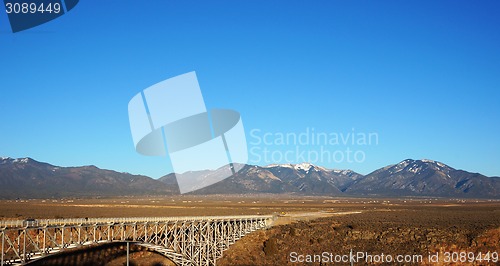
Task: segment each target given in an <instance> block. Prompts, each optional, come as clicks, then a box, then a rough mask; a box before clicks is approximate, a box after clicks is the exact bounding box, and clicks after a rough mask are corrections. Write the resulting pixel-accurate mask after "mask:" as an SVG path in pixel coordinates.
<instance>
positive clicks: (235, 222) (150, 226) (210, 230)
mask: <svg viewBox="0 0 500 266" xmlns="http://www.w3.org/2000/svg"><path fill="white" fill-rule="evenodd" d="M274 220H275V217H274V216H270V215H269V216H263V215H259V216H201V217H143V218H92V219H89V218H82V219H47V220H16V221H0V241H1V243H0V245H1V255H0V256H1V258H0V259H1V260H0V265H1V266H4V265H22V264H25V263H28V262H30V261H34V260H37V259H41V258H43V257H45V256H48V255H50V254H54V253H58V252H62V251H65V250H69V249H73V248H78V247H83V246H87V245H93V244H100V243H110V242H134V243H136V244H138V245H141V246H145V247H147V248H148V249H150V250H154V251H156V252H158V253H160V254H162V255H164V256H166V257H167V258H169V259H170V260H172V261H173V262H174V263H176V264H177V265H215V264H216V261H217V259H218V258H220V257H222V252H223V251H225V250H227V249H228V247H229V246H230V245H231V244H233V243H235V242H236V241H237V240H238V239H240V238H241V237H243V236H245V235H246V234H249V233H251V232H253V231H256V230H259V229H265V228H268V227H269V226H270V225H271V224H272V222H273V221H274Z"/></svg>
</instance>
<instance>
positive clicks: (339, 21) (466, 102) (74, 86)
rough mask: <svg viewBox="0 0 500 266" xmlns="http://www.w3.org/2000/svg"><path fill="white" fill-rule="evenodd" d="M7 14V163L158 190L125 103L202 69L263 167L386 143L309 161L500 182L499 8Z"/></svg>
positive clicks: (191, 8) (397, 4) (204, 5)
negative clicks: (417, 166) (96, 170)
mask: <svg viewBox="0 0 500 266" xmlns="http://www.w3.org/2000/svg"><path fill="white" fill-rule="evenodd" d="M0 11H1V12H0V49H1V51H2V53H1V55H2V56H1V58H0V91H1V94H0V117H1V122H0V156H10V157H32V158H34V159H36V160H39V161H45V162H49V163H51V164H55V165H61V166H79V165H96V166H98V167H100V168H106V169H113V170H117V171H123V172H131V173H134V174H145V175H149V176H151V177H154V178H157V177H160V176H162V175H164V174H166V173H168V172H170V171H171V169H172V168H171V165H170V161H169V159H168V158H161V157H146V156H142V155H140V154H138V153H136V152H135V150H134V147H133V143H132V138H131V134H130V129H129V122H128V114H127V105H128V102H129V100H130V99H131V98H132V97H133V96H134V95H135V94H137V93H139V92H140V91H141V90H143V89H145V88H147V87H148V86H150V85H153V84H155V83H157V82H159V81H162V80H164V79H167V78H170V77H173V76H176V75H180V74H183V73H187V72H190V71H196V72H197V76H198V80H199V83H200V87H201V90H202V93H203V96H204V98H205V103H206V105H207V108H230V109H234V110H237V111H239V112H240V113H241V116H242V119H243V123H244V127H245V131H246V133H247V139H248V142H249V152H250V150H251V151H252V153H251V154H250V155H249V156H250V160H251V163H253V164H268V163H269V162H268V161H265V160H264V159H263V158H260V160H259V158H258V157H259V156H261V157H263V155H264V152H263V150H264V148H266V149H268V150H269V151H271V152H274V153H275V155H276V156H278V155H280V153H281V155H283V154H284V153H285V152H286V151H293V150H294V149H295V148H296V147H295V146H296V145H294V144H293V143H288V145H282V144H280V143H279V142H277V138H276V136H277V135H276V133H278V135H279V133H283V134H289V135H293V134H295V135H296V136H298V135H299V134H301V133H304V132H307V131H309V132H311V131H314V132H316V133H325V134H329V135H331V134H337V136H338V135H339V134H344V135H346V134H348V133H352V132H354V133H355V134H368V133H376V134H377V136H378V141H377V142H376V143H371V145H358V144H355V145H352V143H350V144H347V145H344V144H338V145H333V144H331V143H327V144H325V145H316V144H312V143H309V145H299V146H300V147H299V148H300V149H301V151H316V152H321V149H324V150H328V151H341V152H342V151H345V149H347V148H349V149H351V150H353V151H360V152H362V154H363V155H364V158H363V160H360V162H348V161H347V159H345V158H344V160H340V161H338V160H339V159H338V157H337V161H336V162H332V161H329V160H315V161H314V163H316V164H319V165H322V166H325V167H329V168H341V169H344V168H350V169H353V170H355V171H358V172H360V173H363V174H366V173H368V172H371V171H372V170H375V169H377V168H379V167H383V166H386V165H388V164H392V163H397V162H399V161H401V160H403V159H406V158H414V159H421V158H428V159H433V160H438V161H441V162H443V163H446V164H449V165H450V166H452V167H455V168H460V169H465V170H468V171H472V172H481V173H483V174H486V175H489V176H493V175H495V176H500V163H499V162H500V138H499V136H500V123H499V121H500V119H499V118H500V104H499V99H500V30H499V26H500V16H499V15H498V14H500V2H499V1H455V0H454V1H434V0H433V1H304V0H301V1H289V0H287V1H269V0H266V1H166V0H161V1H160V0H156V1H154V0H150V1H127V0H120V1H118V0H116V1H80V3H79V4H78V5H77V6H76V7H75V8H74V9H73V10H71V11H70V12H69V13H67V14H66V15H64V16H62V17H60V18H58V19H56V20H53V21H51V22H49V23H46V24H43V25H41V26H38V27H36V28H33V29H30V30H27V31H23V32H19V33H15V34H13V33H12V32H11V31H10V27H9V25H8V20H7V15H6V14H5V13H4V9H0ZM252 130H254V131H253V134H251V132H252ZM266 133H268V135H267V136H268V137H267V142H273V143H271V144H264V143H260V144H257V142H258V141H257V138H263V137H264V134H266ZM269 134H271V135H269ZM252 135H253V137H252ZM269 136H270V137H269ZM261 140H262V139H261ZM344 155H345V153H344ZM358 155H359V154H358ZM278 157H279V156H278ZM301 159H302V158H300V157H299V158H298V160H301ZM358 159H359V158H358ZM284 162H290V163H301V161H295V159H294V160H289V161H287V160H285V159H282V160H280V161H277V162H276V163H284Z"/></svg>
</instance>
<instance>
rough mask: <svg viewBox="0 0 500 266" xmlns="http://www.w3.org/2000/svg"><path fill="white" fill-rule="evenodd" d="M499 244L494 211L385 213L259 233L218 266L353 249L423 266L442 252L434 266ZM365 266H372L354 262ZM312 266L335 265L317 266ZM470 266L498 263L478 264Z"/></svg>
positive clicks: (287, 261)
mask: <svg viewBox="0 0 500 266" xmlns="http://www.w3.org/2000/svg"><path fill="white" fill-rule="evenodd" d="M499 241H500V211H499V210H498V209H497V208H496V207H495V206H483V207H418V208H412V209H393V210H391V209H381V210H372V211H366V212H362V213H359V214H351V215H345V216H332V217H328V218H321V219H317V220H313V221H300V222H296V223H292V224H286V225H280V226H275V227H272V228H271V229H269V230H267V231H258V232H255V233H254V234H251V235H249V236H245V237H244V238H243V239H241V240H240V241H238V242H236V244H234V245H233V246H231V247H230V248H229V250H228V251H226V252H225V253H224V255H223V257H222V258H221V259H220V260H219V261H218V264H219V265H291V264H294V263H292V261H293V258H292V257H291V255H290V254H291V253H292V252H296V254H322V253H323V252H329V253H332V254H349V252H350V251H351V250H352V251H353V252H354V253H356V252H363V253H364V252H367V253H368V254H373V255H375V254H382V253H383V254H386V255H392V256H394V257H395V256H396V255H423V259H424V260H423V261H422V262H421V263H418V264H421V265H422V264H424V265H429V262H428V260H427V258H428V255H429V254H436V252H438V253H439V254H440V255H439V258H440V262H439V263H432V265H450V264H446V263H443V262H444V261H443V260H444V256H445V254H444V253H445V252H461V251H465V252H473V253H474V254H476V255H477V254H479V252H482V253H487V252H488V251H490V252H500V248H499V247H500V242H499ZM295 257H296V256H295ZM295 257H294V258H295ZM365 264H368V263H364V262H359V263H355V265H365ZM416 264H417V263H401V264H400V265H416ZM310 265H333V264H329V263H322V264H320V263H319V262H317V263H311V264H310ZM340 265H349V263H344V264H340ZM380 265H394V263H380ZM457 265H458V264H457ZM459 265H464V264H463V263H462V264H460V263H459ZM465 265H497V264H496V263H493V262H489V263H488V262H485V261H483V262H478V261H476V262H475V263H470V264H465Z"/></svg>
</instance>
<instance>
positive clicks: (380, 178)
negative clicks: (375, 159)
mask: <svg viewBox="0 0 500 266" xmlns="http://www.w3.org/2000/svg"><path fill="white" fill-rule="evenodd" d="M346 192H347V193H350V194H357V195H370V194H374V195H388V196H398V195H413V196H423V195H425V196H443V197H491V198H500V178H499V177H486V176H484V175H481V174H478V173H469V172H466V171H463V170H456V169H454V168H451V167H449V166H447V165H445V164H443V163H440V162H436V161H431V160H411V159H407V160H404V161H402V162H400V163H398V164H395V165H390V166H387V167H384V168H381V169H379V170H376V171H375V172H373V173H370V174H368V175H366V176H365V177H364V178H361V179H359V180H356V182H354V183H353V184H352V185H351V186H349V187H348V189H347V190H346Z"/></svg>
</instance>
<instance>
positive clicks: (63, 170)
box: [0, 157, 500, 198]
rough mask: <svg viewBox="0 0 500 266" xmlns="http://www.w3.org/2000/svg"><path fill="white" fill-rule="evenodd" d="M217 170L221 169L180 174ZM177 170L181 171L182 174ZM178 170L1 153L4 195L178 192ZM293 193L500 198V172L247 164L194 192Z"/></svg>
mask: <svg viewBox="0 0 500 266" xmlns="http://www.w3.org/2000/svg"><path fill="white" fill-rule="evenodd" d="M195 174H196V175H197V176H199V175H200V174H203V175H204V176H207V177H210V176H216V175H217V174H218V171H217V170H214V171H210V170H206V171H202V172H195V173H193V172H187V173H183V174H180V175H183V176H184V177H189V176H190V175H193V176H194V175H195ZM178 175H179V174H178ZM178 193H179V189H178V186H177V182H176V176H175V174H168V175H166V176H164V177H162V178H160V179H158V180H155V179H152V178H149V177H147V176H141V175H131V174H128V173H119V172H115V171H111V170H103V169H99V168H97V167H95V166H82V167H57V166H53V165H50V164H47V163H41V162H37V161H35V160H33V159H30V158H23V159H12V158H5V157H3V158H0V198H17V197H23V198H27V197H28V198H40V197H85V196H124V195H169V194H178ZM244 193H277V194H281V193H292V194H299V195H330V196H343V195H346V196H381V197H383V196H389V197H395V196H433V197H457V198H463V197H479V198H500V178H499V177H486V176H484V175H481V174H477V173H469V172H466V171H463V170H456V169H453V168H451V167H449V166H447V165H445V164H442V163H440V162H436V161H431V160H411V159H408V160H404V161H402V162H400V163H398V164H395V165H390V166H386V167H384V168H381V169H379V170H376V171H374V172H372V173H370V174H368V175H366V176H363V175H361V174H358V173H356V172H353V171H351V170H332V169H325V168H323V167H319V166H315V165H312V164H308V163H303V164H281V165H269V166H264V167H262V166H252V165H245V166H244V167H243V168H242V170H241V171H239V172H238V173H237V174H236V175H234V176H232V177H229V178H227V179H225V180H223V181H221V182H218V183H216V184H213V185H211V186H208V187H205V188H203V189H200V190H197V191H195V192H193V194H244Z"/></svg>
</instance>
